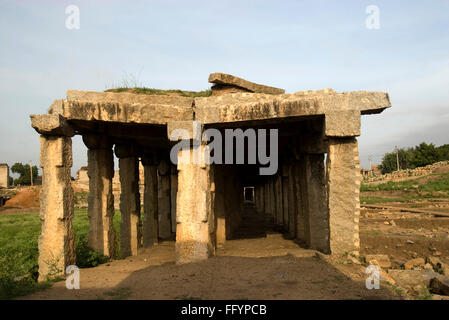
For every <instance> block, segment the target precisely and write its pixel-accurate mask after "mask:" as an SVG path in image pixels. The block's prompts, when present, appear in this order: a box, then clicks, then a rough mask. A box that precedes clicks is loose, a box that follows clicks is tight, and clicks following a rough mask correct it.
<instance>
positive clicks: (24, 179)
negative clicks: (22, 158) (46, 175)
mask: <svg viewBox="0 0 449 320" xmlns="http://www.w3.org/2000/svg"><path fill="white" fill-rule="evenodd" d="M32 170H33V181H35V180H36V178H37V174H38V170H37V167H36V166H33V167H32ZM11 171H12V172H13V173H17V174H18V175H19V177H18V178H17V179H15V180H14V184H15V185H18V184H20V185H31V175H30V165H29V164H25V165H24V164H22V163H19V162H16V163H14V165H13V166H12V167H11Z"/></svg>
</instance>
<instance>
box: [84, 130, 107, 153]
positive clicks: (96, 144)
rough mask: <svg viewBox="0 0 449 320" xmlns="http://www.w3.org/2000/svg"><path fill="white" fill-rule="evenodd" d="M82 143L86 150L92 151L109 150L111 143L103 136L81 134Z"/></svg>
mask: <svg viewBox="0 0 449 320" xmlns="http://www.w3.org/2000/svg"><path fill="white" fill-rule="evenodd" d="M83 142H84V144H85V145H86V147H87V148H89V149H91V150H93V149H111V148H112V145H113V143H112V141H111V139H110V138H109V137H108V136H107V135H104V134H83Z"/></svg>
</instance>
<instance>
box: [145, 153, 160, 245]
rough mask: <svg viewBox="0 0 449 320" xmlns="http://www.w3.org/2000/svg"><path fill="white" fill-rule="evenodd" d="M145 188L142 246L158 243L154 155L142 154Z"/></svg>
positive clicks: (156, 186)
mask: <svg viewBox="0 0 449 320" xmlns="http://www.w3.org/2000/svg"><path fill="white" fill-rule="evenodd" d="M142 165H143V170H144V184H145V189H144V193H143V223H142V238H143V240H142V242H143V247H144V248H148V247H151V246H152V245H155V244H158V234H159V232H158V224H159V222H158V212H159V211H158V196H157V194H158V193H157V190H158V183H157V159H156V157H155V156H154V155H151V154H144V156H143V157H142Z"/></svg>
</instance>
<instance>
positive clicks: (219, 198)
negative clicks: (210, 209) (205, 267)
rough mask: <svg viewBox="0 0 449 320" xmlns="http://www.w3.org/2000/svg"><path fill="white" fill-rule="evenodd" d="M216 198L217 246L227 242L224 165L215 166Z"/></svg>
mask: <svg viewBox="0 0 449 320" xmlns="http://www.w3.org/2000/svg"><path fill="white" fill-rule="evenodd" d="M214 182H215V199H214V215H215V219H216V226H215V229H216V231H215V233H216V243H217V246H222V245H223V244H225V243H226V209H225V188H224V177H223V167H222V166H215V167H214Z"/></svg>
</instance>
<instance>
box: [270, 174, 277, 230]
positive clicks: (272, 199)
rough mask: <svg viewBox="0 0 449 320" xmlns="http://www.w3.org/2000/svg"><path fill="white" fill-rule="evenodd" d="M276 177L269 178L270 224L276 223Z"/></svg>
mask: <svg viewBox="0 0 449 320" xmlns="http://www.w3.org/2000/svg"><path fill="white" fill-rule="evenodd" d="M275 179H276V176H271V178H270V207H271V219H270V220H271V222H272V223H274V224H275V223H276V184H275Z"/></svg>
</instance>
